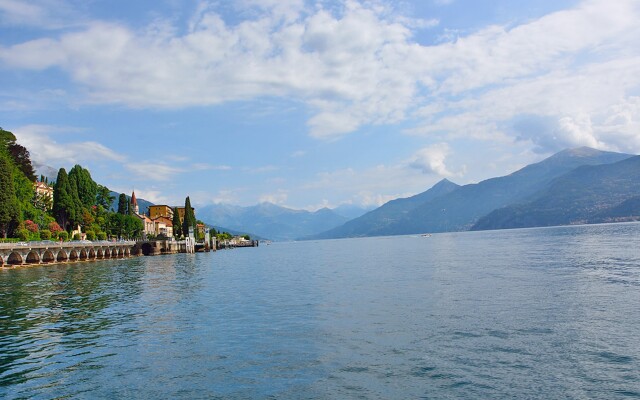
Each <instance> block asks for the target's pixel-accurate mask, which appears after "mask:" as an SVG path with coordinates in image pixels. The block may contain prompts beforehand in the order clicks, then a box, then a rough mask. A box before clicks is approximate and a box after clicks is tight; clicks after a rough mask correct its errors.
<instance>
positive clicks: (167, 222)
mask: <svg viewBox="0 0 640 400" xmlns="http://www.w3.org/2000/svg"><path fill="white" fill-rule="evenodd" d="M152 221H153V222H162V223H163V224H165V225H166V226H171V227H173V221H171V220H170V219H169V218H167V217H163V216H160V217H155V218H154V219H152Z"/></svg>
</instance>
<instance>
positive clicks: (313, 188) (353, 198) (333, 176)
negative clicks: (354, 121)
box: [300, 162, 440, 206]
mask: <svg viewBox="0 0 640 400" xmlns="http://www.w3.org/2000/svg"><path fill="white" fill-rule="evenodd" d="M439 179H440V178H438V177H437V176H433V175H432V176H428V175H425V174H422V173H419V172H417V171H415V170H414V169H412V168H409V166H408V165H407V164H406V163H404V162H402V163H398V164H396V165H391V166H386V165H378V166H375V167H373V168H367V169H361V170H356V169H353V168H346V169H339V170H335V171H327V172H322V173H320V174H318V175H317V176H316V179H315V180H313V181H310V182H308V183H306V184H303V185H301V186H300V189H301V190H303V191H304V192H305V193H310V192H311V193H313V192H317V193H319V194H320V195H318V196H314V197H316V198H321V196H326V194H327V193H329V192H330V193H332V195H333V196H334V197H335V200H332V199H328V201H329V202H331V201H333V202H336V203H337V202H345V201H349V202H351V203H353V204H360V205H364V206H371V205H375V206H380V205H382V204H384V203H386V202H387V201H389V200H393V199H396V198H398V197H408V196H412V195H414V194H417V193H420V192H423V191H425V190H426V189H428V188H429V187H430V186H432V185H433V184H435V183H436V182H437V181H438V180H439ZM345 199H346V200H345Z"/></svg>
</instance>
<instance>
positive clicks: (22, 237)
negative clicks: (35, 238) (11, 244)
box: [16, 229, 31, 242]
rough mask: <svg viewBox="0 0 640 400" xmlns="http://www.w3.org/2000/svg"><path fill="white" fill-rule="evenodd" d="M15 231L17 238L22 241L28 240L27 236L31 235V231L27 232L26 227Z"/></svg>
mask: <svg viewBox="0 0 640 400" xmlns="http://www.w3.org/2000/svg"><path fill="white" fill-rule="evenodd" d="M16 233H17V235H18V239H20V240H21V241H23V242H25V241H27V240H29V236H30V235H31V232H29V231H28V230H26V229H18V231H17V232H16Z"/></svg>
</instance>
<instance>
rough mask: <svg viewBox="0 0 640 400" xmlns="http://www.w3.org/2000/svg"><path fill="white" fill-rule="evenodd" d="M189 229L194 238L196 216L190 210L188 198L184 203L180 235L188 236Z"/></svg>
mask: <svg viewBox="0 0 640 400" xmlns="http://www.w3.org/2000/svg"><path fill="white" fill-rule="evenodd" d="M189 227H193V233H194V236H195V234H196V216H195V214H194V213H193V208H191V200H190V199H189V196H187V198H186V199H185V201H184V221H182V233H183V234H184V236H188V235H189Z"/></svg>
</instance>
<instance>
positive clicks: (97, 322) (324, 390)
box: [0, 224, 640, 399]
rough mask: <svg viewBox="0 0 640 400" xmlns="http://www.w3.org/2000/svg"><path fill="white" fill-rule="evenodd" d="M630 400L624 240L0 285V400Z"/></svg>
mask: <svg viewBox="0 0 640 400" xmlns="http://www.w3.org/2000/svg"><path fill="white" fill-rule="evenodd" d="M639 397H640V224H614V225H599V226H579V227H562V228H547V229H528V230H513V231H495V232H467V233H451V234H436V235H433V236H431V237H420V236H415V237H412V236H402V237H383V238H366V239H349V240H329V241H317V242H297V243H274V244H273V245H270V246H266V245H262V246H261V247H259V248H251V249H236V250H227V251H219V252H217V253H203V254H195V255H186V254H180V255H169V256H158V257H140V258H135V259H129V260H112V261H102V262H87V263H78V264H73V265H55V266H45V267H29V268H16V269H4V270H0V398H7V399H16V398H36V399H49V398H91V399H93V398H109V399H110V398H153V399H160V398H183V399H197V398H202V399H209V398H225V399H226V398H232V399H233V398H241V399H246V398H278V399H281V398H283V399H287V398H293V399H298V398H320V399H323V398H326V399H338V398H339V399H342V398H344V399H355V398H363V399H409V398H437V399H440V398H492V399H498V398H504V399H512V398H541V399H583V398H594V399H605V398H606V399H618V398H619V399H623V398H639Z"/></svg>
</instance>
